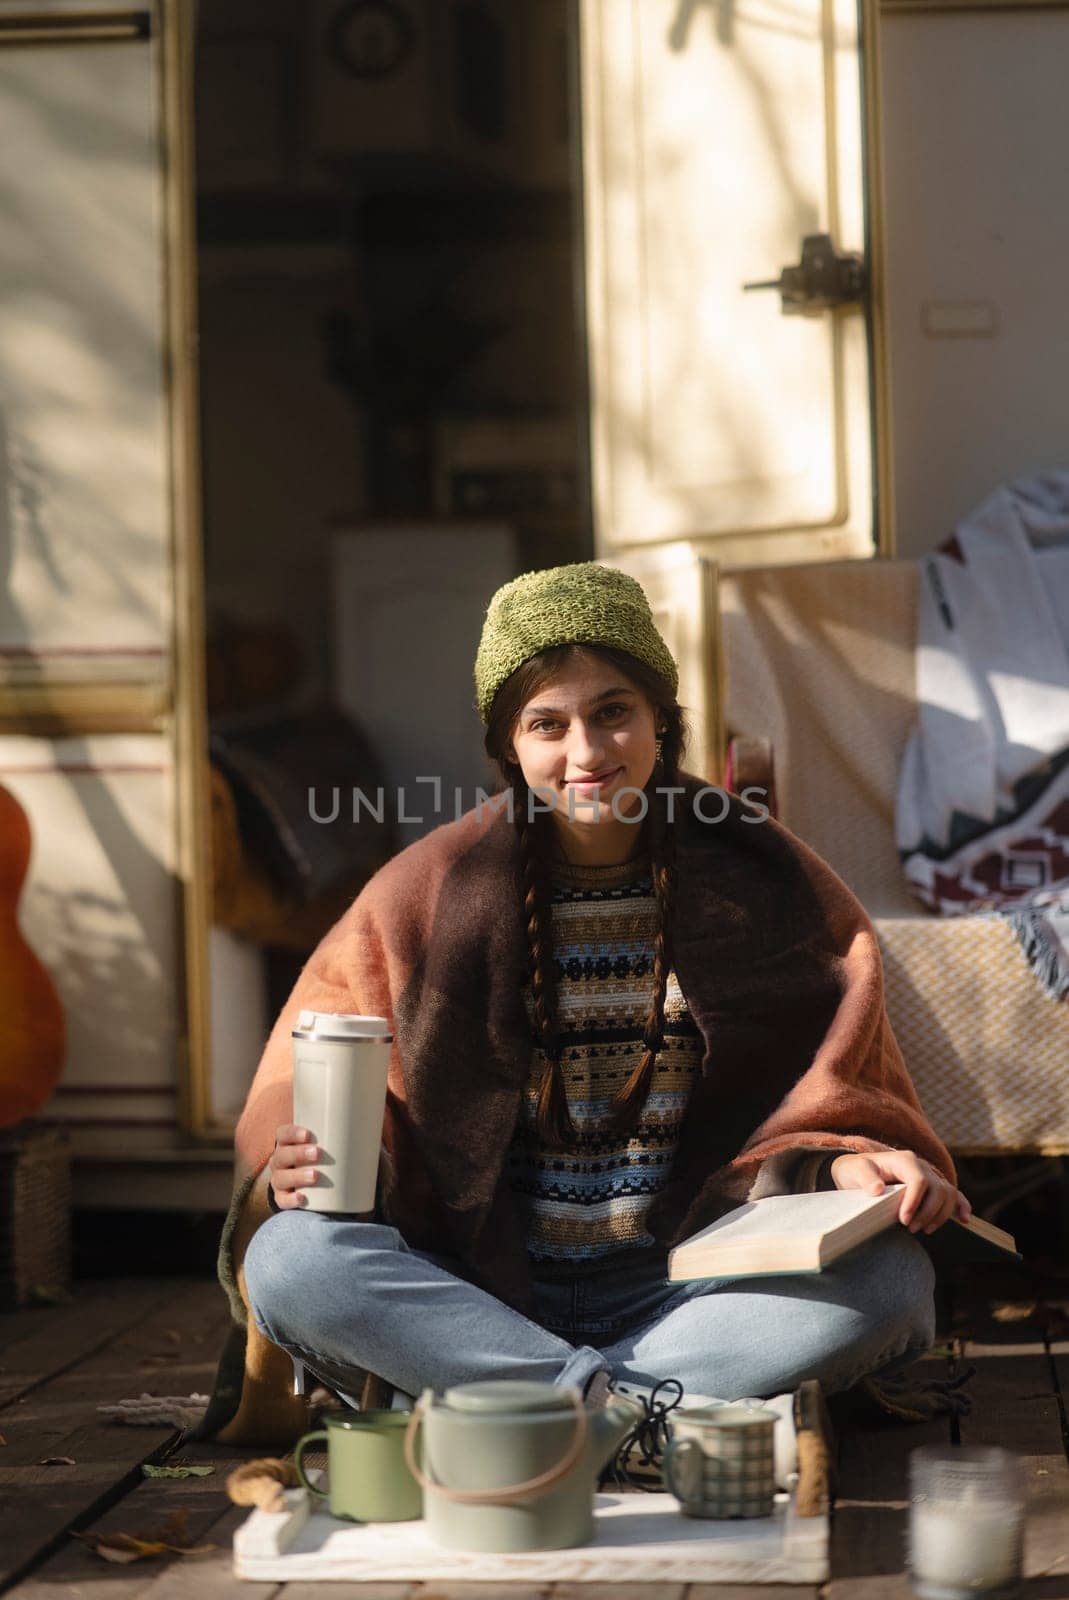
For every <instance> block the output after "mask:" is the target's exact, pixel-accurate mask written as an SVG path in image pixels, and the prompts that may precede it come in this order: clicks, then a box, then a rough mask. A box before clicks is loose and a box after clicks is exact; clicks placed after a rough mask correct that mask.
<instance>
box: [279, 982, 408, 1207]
mask: <svg viewBox="0 0 1069 1600" xmlns="http://www.w3.org/2000/svg"><path fill="white" fill-rule="evenodd" d="M389 1026H390V1025H389V1022H388V1021H387V1020H386V1018H385V1017H357V1016H346V1015H337V1014H335V1013H333V1012H329V1011H302V1012H301V1013H300V1014H299V1016H298V1018H297V1026H296V1027H295V1028H294V1029H293V1119H294V1122H295V1123H296V1124H297V1126H298V1127H299V1128H307V1129H308V1130H309V1131H310V1133H311V1135H312V1138H313V1139H314V1140H315V1142H316V1143H317V1144H318V1146H319V1151H320V1155H319V1160H318V1161H317V1162H316V1168H317V1172H318V1176H317V1179H316V1182H315V1183H314V1184H312V1185H311V1186H310V1187H309V1188H307V1189H304V1190H303V1191H302V1192H303V1193H304V1195H305V1197H306V1199H307V1202H308V1209H309V1210H310V1211H345V1212H348V1211H371V1210H372V1209H373V1207H374V1205H375V1180H376V1178H377V1176H378V1170H379V1148H380V1145H381V1143H382V1118H383V1113H384V1111H385V1108H386V1074H387V1070H388V1068H389V1064H390V1048H391V1046H392V1044H393V1035H392V1034H391V1033H390V1032H389Z"/></svg>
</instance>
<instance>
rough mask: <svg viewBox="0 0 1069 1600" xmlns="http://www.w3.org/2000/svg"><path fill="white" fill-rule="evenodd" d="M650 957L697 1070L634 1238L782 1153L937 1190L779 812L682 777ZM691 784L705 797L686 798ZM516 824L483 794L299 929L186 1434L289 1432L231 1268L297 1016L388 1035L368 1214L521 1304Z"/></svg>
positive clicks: (744, 1183)
mask: <svg viewBox="0 0 1069 1600" xmlns="http://www.w3.org/2000/svg"><path fill="white" fill-rule="evenodd" d="M681 783H682V785H683V790H682V793H678V794H677V797H676V800H675V804H674V810H675V815H676V818H677V822H676V824H675V826H676V827H677V829H678V832H677V836H676V848H677V886H676V891H675V899H674V912H673V929H674V933H673V966H674V970H675V973H676V976H677V979H678V982H679V986H680V989H681V990H682V992H683V994H684V996H685V997H686V1000H687V1004H688V1007H689V1009H690V1013H691V1016H692V1017H693V1018H694V1021H695V1024H696V1026H697V1028H698V1030H699V1032H700V1034H701V1065H700V1069H699V1076H698V1080H697V1083H696V1085H695V1088H694V1091H693V1093H692V1096H691V1098H690V1101H689V1105H688V1110H687V1113H686V1117H685V1120H684V1123H683V1127H682V1130H681V1134H680V1141H679V1147H678V1151H677V1155H676V1159H675V1162H674V1165H673V1168H672V1172H671V1174H670V1177H669V1180H668V1182H667V1183H666V1185H665V1186H664V1188H663V1189H662V1190H661V1191H660V1192H659V1193H658V1196H657V1198H656V1200H655V1202H654V1204H653V1206H652V1207H651V1209H650V1211H649V1214H648V1218H647V1226H648V1227H649V1229H650V1232H651V1235H652V1237H653V1238H654V1239H655V1240H656V1241H657V1243H658V1244H659V1245H661V1246H663V1248H664V1249H665V1250H667V1249H668V1248H669V1246H671V1245H672V1244H674V1243H675V1242H677V1241H678V1240H679V1239H681V1238H684V1237H685V1236H686V1235H687V1234H689V1233H692V1232H694V1231H695V1230H696V1229H698V1228H699V1227H702V1226H704V1225H705V1224H706V1223H708V1222H711V1221H713V1220H714V1219H715V1218H716V1217H718V1216H721V1215H723V1214H724V1212H726V1211H728V1210H731V1209H732V1208H733V1207H734V1206H735V1205H737V1204H739V1203H740V1202H741V1201H742V1200H744V1199H745V1198H746V1197H747V1195H748V1194H749V1192H750V1189H751V1185H752V1184H753V1182H754V1178H755V1175H756V1173H757V1171H758V1169H759V1168H761V1167H762V1165H763V1163H765V1162H766V1161H768V1160H769V1158H771V1157H773V1156H775V1155H776V1154H777V1153H778V1152H781V1151H785V1150H798V1149H809V1150H814V1151H824V1152H827V1151H829V1150H853V1151H866V1150H868V1151H871V1150H880V1149H887V1148H892V1147H900V1148H906V1149H910V1150H914V1151H916V1152H917V1154H918V1155H921V1156H923V1157H925V1158H926V1159H927V1160H928V1161H930V1162H931V1163H932V1164H933V1165H934V1166H935V1167H936V1168H938V1169H939V1170H940V1171H941V1172H943V1173H945V1174H946V1176H947V1177H949V1178H951V1180H953V1178H954V1165H953V1162H952V1161H951V1159H950V1156H949V1154H948V1153H947V1151H946V1149H945V1148H944V1146H943V1144H942V1143H941V1141H940V1140H939V1138H938V1137H937V1135H936V1134H935V1132H934V1131H933V1129H932V1128H931V1126H930V1125H929V1123H928V1122H927V1120H926V1118H925V1116H924V1113H923V1111H922V1110H921V1107H920V1103H919V1101H918V1099H917V1096H916V1093H915V1091H914V1089H913V1085H912V1083H911V1081H910V1078H909V1075H908V1073H907V1071H906V1067H905V1064H904V1062H903V1060H902V1056H901V1052H900V1051H899V1048H898V1045H897V1043H896V1041H895V1038H894V1035H893V1034H892V1032H891V1028H890V1025H889V1023H888V1020H887V1013H886V1010H885V1008H884V997H883V971H882V966H881V963H880V955H879V948H878V945H877V942H876V936H875V933H874V931H873V927H872V924H871V922H870V921H869V919H868V917H867V916H866V914H865V912H864V910H863V909H862V907H861V905H860V904H859V903H858V901H857V900H856V899H855V897H854V896H853V895H852V894H851V892H850V890H849V889H848V888H847V887H846V885H845V884H844V883H843V882H842V880H841V879H839V878H838V877H836V875H835V873H834V872H833V871H832V870H831V868H830V867H829V866H828V865H827V864H826V863H825V862H824V861H822V860H821V859H820V857H819V856H817V855H816V854H815V853H814V852H813V851H812V850H810V849H809V848H808V846H806V845H805V844H803V843H802V841H801V840H800V839H797V838H795V836H794V835H793V834H791V833H790V832H789V831H788V830H787V829H786V828H784V827H782V826H781V825H780V824H779V823H778V822H776V821H774V820H772V819H767V820H764V821H760V820H756V814H755V813H754V812H753V811H752V810H750V809H749V808H747V807H746V806H744V805H743V804H742V802H741V801H739V800H737V799H735V798H734V797H732V800H731V804H730V809H729V811H728V814H727V815H726V816H724V817H723V818H722V819H721V820H716V819H717V818H719V817H720V811H721V807H720V806H719V805H717V803H716V795H715V794H714V795H713V796H712V799H711V800H710V797H709V795H708V793H707V792H705V791H703V787H702V784H701V780H700V779H698V778H696V777H694V776H693V775H692V774H689V773H688V774H684V775H682V777H681ZM703 795H704V798H703ZM522 905H523V877H522V866H521V862H520V858H519V848H518V842H517V837H516V830H515V828H514V826H513V824H512V823H511V822H510V821H509V819H508V815H507V812H506V811H505V810H504V809H498V810H497V811H496V812H495V810H494V808H493V806H492V805H484V806H483V807H482V810H481V811H480V810H479V809H478V808H476V809H475V810H473V811H469V812H466V813H465V814H464V816H462V817H461V818H459V819H458V820H457V821H455V822H451V823H446V824H444V825H443V826H442V827H440V828H436V829H435V830H434V832H433V833H430V834H428V835H427V836H426V838H424V839H420V840H417V841H416V843H414V844H411V845H409V846H408V847H407V849H405V850H402V851H401V852H400V854H399V855H397V856H395V857H394V858H393V859H392V860H391V861H389V862H388V863H387V864H386V866H385V867H383V868H381V870H380V871H379V872H377V873H376V874H375V876H374V877H373V878H372V879H371V881H370V882H369V883H368V884H367V885H366V887H365V888H364V889H363V890H362V891H361V893H360V895H359V896H358V897H357V899H356V900H355V901H354V903H353V905H352V906H351V907H350V909H349V911H348V912H347V913H346V914H345V916H344V917H343V918H342V919H341V921H340V922H338V923H337V924H336V925H335V926H334V927H333V928H332V929H331V931H330V932H329V933H328V934H327V935H326V937H325V938H324V939H323V940H322V942H321V944H320V945H319V947H318V949H317V950H316V951H315V952H314V953H313V955H312V956H311V958H310V959H309V961H308V964H307V965H306V967H305V969H304V971H303V972H302V973H301V976H300V978H299V979H298V981H297V984H296V987H295V989H294V991H293V994H292V995H291V996H290V998H289V1000H288V1001H287V1003H286V1005H285V1006H284V1007H283V1009H282V1013H281V1015H280V1017H279V1018H278V1021H277V1023H276V1024H275V1028H274V1031H273V1032H272V1035H271V1038H270V1039H269V1041H268V1043H267V1046H266V1049H265V1051H264V1055H263V1059H262V1060H261V1062H260V1066H259V1069H258V1071H257V1074H256V1079H255V1082H254V1083H253V1085H252V1088H251V1090H250V1092H249V1098H248V1102H247V1104H246V1106H245V1111H244V1113H243V1115H242V1118H241V1121H240V1123H239V1125H238V1131H237V1171H236V1174H235V1188H234V1196H233V1201H232V1204H231V1208H230V1213H229V1216H228V1219H227V1224H226V1228H225V1232H224V1237H223V1242H222V1250H221V1255H220V1275H221V1277H222V1280H223V1283H224V1284H225V1286H226V1287H227V1289H228V1290H229V1292H230V1295H231V1302H232V1306H233V1310H234V1316H235V1326H234V1329H233V1332H232V1336H231V1339H230V1341H229V1342H228V1346H227V1350H226V1351H225V1352H224V1357H223V1360H222V1362H221V1365H220V1372H219V1378H218V1382H217V1385H216V1392H215V1395H214V1396H213V1402H212V1406H211V1409H210V1412H209V1416H208V1418H207V1419H206V1420H205V1423H204V1426H203V1431H204V1432H205V1433H206V1434H209V1435H211V1436H214V1437H218V1438H220V1439H223V1440H225V1441H227V1442H230V1443H252V1442H265V1441H269V1440H272V1439H274V1440H278V1439H280V1438H284V1437H287V1436H288V1437H295V1436H296V1433H299V1432H300V1431H302V1427H303V1425H304V1422H305V1418H304V1416H303V1414H302V1413H301V1407H300V1406H299V1405H298V1404H297V1403H296V1402H295V1401H294V1400H293V1399H292V1397H289V1396H288V1395H287V1392H286V1384H287V1379H288V1377H289V1361H288V1358H286V1356H285V1355H284V1354H283V1352H281V1351H279V1350H277V1349H276V1348H275V1347H274V1346H271V1347H268V1346H267V1344H266V1341H265V1340H264V1338H263V1336H262V1335H261V1334H259V1332H258V1330H257V1329H256V1326H255V1322H254V1320H253V1319H252V1318H251V1317H248V1316H247V1306H246V1304H245V1295H244V1293H243V1286H242V1271H241V1261H242V1256H243V1252H244V1249H245V1246H246V1244H247V1242H248V1240H249V1238H250V1237H251V1235H252V1232H253V1230H254V1229H255V1228H256V1227H257V1226H259V1224H260V1222H261V1221H263V1220H264V1218H265V1217H266V1216H267V1208H266V1199H265V1190H266V1185H265V1183H264V1182H263V1180H262V1178H260V1177H259V1176H258V1175H260V1174H262V1171H263V1168H264V1166H265V1164H266V1162H267V1161H268V1160H269V1158H270V1155H271V1152H272V1148H273V1145H274V1139H275V1130H276V1129H277V1128H278V1126H279V1124H280V1123H283V1122H290V1121H291V1120H292V1116H293V1075H292V1042H291V1038H290V1031H291V1029H292V1027H293V1025H294V1021H295V1018H296V1015H297V1012H298V1011H299V1010H301V1009H302V1008H304V1007H307V1008H309V1009H311V1010H324V1011H352V1012H371V1013H374V1014H376V1015H379V1016H385V1017H387V1018H388V1019H389V1021H390V1022H391V1024H392V1031H393V1035H394V1044H393V1053H392V1056H391V1062H390V1078H389V1089H388V1094H387V1106H386V1125H385V1130H384V1139H385V1145H386V1149H387V1152H388V1159H387V1160H386V1161H385V1163H384V1167H383V1175H382V1183H381V1185H380V1192H379V1199H378V1209H379V1213H380V1215H381V1216H382V1217H383V1219H384V1220H385V1221H387V1222H390V1223H392V1224H393V1225H394V1226H395V1227H397V1228H398V1229H399V1230H400V1232H401V1233H402V1234H403V1236H404V1237H405V1238H406V1239H407V1240H408V1242H409V1243H410V1244H411V1245H413V1246H414V1247H415V1248H416V1249H421V1250H428V1251H431V1252H433V1253H436V1254H442V1255H447V1256H449V1257H451V1258H452V1259H453V1261H454V1262H455V1263H456V1266H457V1270H458V1272H460V1273H461V1274H462V1275H463V1276H465V1277H467V1278H469V1279H470V1280H471V1281H472V1282H475V1283H477V1284H480V1285H481V1286H482V1287H484V1288H486V1289H488V1290H489V1291H490V1292H491V1293H492V1294H495V1295H496V1296H497V1297H498V1298H499V1299H501V1300H504V1301H505V1302H506V1303H508V1304H510V1305H513V1306H515V1307H516V1308H517V1309H520V1310H523V1311H527V1310H529V1309H530V1308H531V1306H532V1294H531V1284H530V1267H529V1261H528V1256H527V1249H526V1236H525V1228H524V1225H523V1221H522V1218H521V1216H520V1213H519V1210H518V1207H517V1202H516V1196H515V1193H514V1190H513V1188H512V1186H511V1184H510V1183H509V1181H508V1175H507V1172H506V1170H505V1163H506V1156H507V1153H508V1149H509V1143H510V1140H511V1137H512V1133H513V1129H514V1127H515V1125H516V1119H517V1117H518V1115H519V1111H520V1101H521V1097H522V1095H523V1093H524V1089H525V1086H526V1083H527V1078H528V1072H529V1066H530V1060H531V1053H532V1048H533V1041H532V1037H531V1032H530V1026H529V1023H528V1019H527V1016H526V1013H525V1011H524V1005H523V986H524V983H525V980H526V976H527V962H528V954H527V943H526V936H525V930H524V922H523V913H522Z"/></svg>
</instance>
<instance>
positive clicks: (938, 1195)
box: [831, 1150, 972, 1233]
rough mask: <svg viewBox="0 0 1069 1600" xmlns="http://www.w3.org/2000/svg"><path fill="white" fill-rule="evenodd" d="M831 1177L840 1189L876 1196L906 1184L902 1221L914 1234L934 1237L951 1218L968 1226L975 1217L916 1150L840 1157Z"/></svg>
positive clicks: (899, 1217)
mask: <svg viewBox="0 0 1069 1600" xmlns="http://www.w3.org/2000/svg"><path fill="white" fill-rule="evenodd" d="M831 1176H832V1179H833V1181H834V1183H835V1187H836V1188H837V1189H865V1190H866V1191H867V1192H868V1193H869V1194H872V1195H877V1194H883V1192H884V1190H885V1189H886V1187H887V1185H888V1184H889V1183H904V1184H905V1186H906V1187H905V1189H904V1190H903V1193H902V1204H901V1206H900V1207H899V1211H898V1220H899V1222H901V1223H904V1224H905V1226H906V1227H908V1228H909V1231H910V1233H920V1232H921V1231H922V1230H923V1232H924V1233H934V1232H935V1230H936V1229H937V1228H941V1227H942V1226H943V1223H944V1222H949V1220H950V1218H951V1217H955V1216H956V1217H957V1218H958V1220H959V1221H960V1222H967V1221H968V1220H969V1218H970V1217H971V1216H972V1206H971V1205H970V1204H969V1202H968V1200H966V1198H965V1196H964V1195H963V1194H962V1192H961V1190H960V1189H955V1187H954V1185H953V1184H952V1183H951V1182H950V1181H949V1179H947V1178H944V1177H943V1175H942V1173H941V1172H937V1171H936V1169H935V1167H933V1166H932V1165H931V1163H930V1162H928V1161H925V1160H924V1158H923V1157H922V1156H917V1155H914V1154H913V1151H912V1150H874V1151H872V1153H871V1154H869V1155H846V1156H836V1158H835V1160H834V1161H833V1162H832V1164H831Z"/></svg>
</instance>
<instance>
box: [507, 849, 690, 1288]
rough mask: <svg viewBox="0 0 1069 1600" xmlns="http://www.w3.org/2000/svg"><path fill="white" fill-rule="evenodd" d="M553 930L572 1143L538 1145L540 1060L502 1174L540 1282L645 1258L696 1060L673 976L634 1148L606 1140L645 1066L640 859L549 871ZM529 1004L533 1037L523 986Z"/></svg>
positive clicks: (648, 971)
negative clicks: (652, 1211) (649, 1223)
mask: <svg viewBox="0 0 1069 1600" xmlns="http://www.w3.org/2000/svg"><path fill="white" fill-rule="evenodd" d="M552 918H553V947H554V955H555V960H556V976H557V992H558V1030H559V1032H558V1037H559V1039H560V1043H561V1046H562V1057H561V1065H562V1067H563V1070H564V1079H565V1084H566V1088H567V1094H568V1107H569V1110H570V1112H571V1116H572V1121H573V1123H574V1124H575V1127H576V1138H575V1140H574V1141H573V1142H572V1143H570V1144H569V1145H568V1146H567V1147H566V1148H564V1149H549V1148H548V1147H547V1146H545V1145H544V1144H543V1142H542V1141H541V1139H540V1138H539V1136H538V1133H537V1129H536V1124H535V1111H536V1107H537V1102H538V1088H539V1084H540V1083H541V1081H542V1073H543V1069H544V1066H545V1055H544V1053H543V1051H542V1050H541V1049H539V1048H536V1049H535V1051H534V1052H533V1058H532V1066H531V1072H530V1075H529V1077H528V1081H527V1086H526V1092H525V1094H524V1098H523V1103H522V1107H521V1114H520V1119H519V1122H518V1124H517V1128H516V1133H515V1135H514V1138H513V1141H512V1145H511V1147H510V1150H509V1155H508V1165H507V1171H508V1175H509V1179H510V1181H511V1183H512V1186H513V1188H514V1190H515V1191H516V1193H517V1194H518V1196H519V1197H520V1199H521V1201H522V1203H523V1205H524V1207H525V1209H526V1214H527V1248H528V1253H529V1255H530V1256H531V1258H532V1261H533V1262H535V1263H536V1264H537V1270H538V1271H539V1272H540V1273H541V1274H543V1275H547V1276H557V1275H560V1274H565V1275H567V1274H569V1273H572V1272H577V1271H580V1270H588V1269H589V1268H590V1267H592V1266H596V1265H597V1264H599V1263H601V1262H605V1264H606V1265H608V1264H615V1263H616V1262H617V1261H618V1260H619V1259H620V1256H621V1252H632V1251H636V1250H638V1251H641V1250H644V1249H649V1248H650V1247H652V1245H653V1240H652V1238H651V1236H650V1234H649V1233H648V1232H647V1230H646V1213H647V1212H648V1210H649V1208H650V1205H651V1203H652V1201H653V1199H654V1196H655V1195H656V1194H657V1193H658V1191H659V1190H660V1189H661V1188H662V1187H663V1185H664V1183H665V1181H666V1179H667V1177H668V1173H669V1171H670V1169H671V1165H672V1161H673V1159H674V1157H675V1153H676V1147H677V1145H678V1143H679V1134H680V1129H681V1127H682V1123H683V1116H684V1113H685V1111H686V1109H687V1104H688V1102H689V1099H690V1093H691V1089H692V1087H693V1085H694V1082H695V1080H696V1078H697V1075H698V1073H699V1072H700V1070H701V1060H702V1053H703V1048H704V1047H703V1043H702V1038H701V1034H700V1033H699V1031H698V1028H697V1027H696V1025H695V1023H694V1021H693V1019H692V1018H691V1015H690V1012H689V1010H688V1009H687V1004H686V1001H685V1000H684V998H683V995H682V993H681V991H680V988H679V984H678V982H677V981H676V977H675V973H674V972H672V973H670V974H669V979H668V987H667V992H666V997H665V1033H664V1045H663V1048H662V1049H661V1051H660V1053H659V1054H658V1057H657V1062H656V1066H655V1069H654V1077H653V1083H652V1086H651V1089H650V1094H649V1097H648V1099H647V1101H646V1105H645V1108H644V1110H643V1112H642V1116H641V1118H640V1120H639V1123H638V1126H637V1127H636V1128H635V1130H634V1132H633V1133H632V1134H630V1135H626V1134H624V1135H621V1134H613V1133H611V1132H610V1131H609V1130H608V1128H607V1126H606V1119H607V1114H608V1110H609V1106H610V1104H611V1102H612V1100H613V1097H614V1095H615V1094H616V1092H617V1091H618V1090H619V1089H620V1088H622V1087H623V1085H624V1084H625V1083H626V1082H627V1080H628V1078H629V1077H630V1075H631V1073H632V1072H633V1071H634V1069H635V1067H636V1066H637V1065H638V1063H639V1061H640V1060H641V1059H642V1054H643V1046H642V1029H643V1024H644V1022H645V1018H646V1014H647V1012H648V1010H649V1004H650V996H651V994H652V989H653V959H654V941H655V937H656V932H657V920H658V912H657V901H656V898H655V896H654V892H653V880H652V876H651V872H650V864H649V860H648V858H647V857H639V858H638V859H636V860H635V861H632V862H624V863H622V864H621V865H614V866H601V867H584V866H577V865H575V864H574V863H566V862H560V863H557V864H555V866H554V874H553V890H552ZM525 1000H526V1005H527V1014H528V1018H529V1020H530V1021H531V1022H532V1025H533V1021H534V1000H533V996H532V994H531V990H530V985H528V988H527V993H526V996H525ZM607 1258H611V1262H610V1261H608V1260H607Z"/></svg>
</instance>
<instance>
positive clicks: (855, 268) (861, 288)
mask: <svg viewBox="0 0 1069 1600" xmlns="http://www.w3.org/2000/svg"><path fill="white" fill-rule="evenodd" d="M742 287H743V288H744V289H746V290H750V289H778V290H779V292H780V298H781V308H782V310H783V313H784V315H785V316H788V317H790V316H807V317H813V316H819V315H820V313H821V312H822V311H831V310H832V309H833V308H834V307H835V306H846V305H852V304H855V303H856V302H858V301H861V300H864V298H865V290H866V287H867V275H866V272H865V259H864V257H863V256H860V255H858V254H857V253H856V252H855V251H847V252H846V253H845V254H843V255H840V254H839V252H838V251H837V250H836V248H835V245H834V244H833V243H832V239H831V235H830V234H827V233H811V234H809V235H807V237H806V238H805V239H803V240H802V259H801V262H800V263H799V265H798V266H796V267H784V269H783V271H782V272H781V273H780V275H779V277H778V278H770V279H768V280H767V281H764V282H762V283H744V284H743V286H742Z"/></svg>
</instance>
